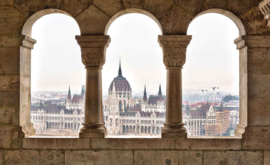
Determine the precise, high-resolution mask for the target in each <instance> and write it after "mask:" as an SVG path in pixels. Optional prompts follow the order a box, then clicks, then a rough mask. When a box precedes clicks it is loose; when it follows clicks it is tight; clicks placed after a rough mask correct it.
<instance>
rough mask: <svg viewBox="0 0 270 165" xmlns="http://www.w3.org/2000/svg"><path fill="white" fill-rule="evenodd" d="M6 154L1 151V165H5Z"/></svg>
mask: <svg viewBox="0 0 270 165" xmlns="http://www.w3.org/2000/svg"><path fill="white" fill-rule="evenodd" d="M4 154H5V152H4V150H1V151H0V165H4V163H5V158H4Z"/></svg>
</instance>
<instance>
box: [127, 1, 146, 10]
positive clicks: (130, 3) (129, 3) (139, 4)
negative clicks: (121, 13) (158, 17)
mask: <svg viewBox="0 0 270 165" xmlns="http://www.w3.org/2000/svg"><path fill="white" fill-rule="evenodd" d="M122 2H123V5H124V6H125V8H126V9H128V8H139V9H141V8H143V5H144V2H145V0H122Z"/></svg>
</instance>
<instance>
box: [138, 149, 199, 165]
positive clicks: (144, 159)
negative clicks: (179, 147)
mask: <svg viewBox="0 0 270 165" xmlns="http://www.w3.org/2000/svg"><path fill="white" fill-rule="evenodd" d="M134 163H135V164H155V165H163V164H166V165H170V164H178V165H201V164H202V152H201V151H135V154H134Z"/></svg>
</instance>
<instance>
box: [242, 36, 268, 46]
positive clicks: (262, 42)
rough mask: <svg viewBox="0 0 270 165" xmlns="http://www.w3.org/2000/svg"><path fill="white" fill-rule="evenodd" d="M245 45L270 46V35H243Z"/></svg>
mask: <svg viewBox="0 0 270 165" xmlns="http://www.w3.org/2000/svg"><path fill="white" fill-rule="evenodd" d="M243 40H245V45H246V46H248V47H251V48H268V47H270V36H243Z"/></svg>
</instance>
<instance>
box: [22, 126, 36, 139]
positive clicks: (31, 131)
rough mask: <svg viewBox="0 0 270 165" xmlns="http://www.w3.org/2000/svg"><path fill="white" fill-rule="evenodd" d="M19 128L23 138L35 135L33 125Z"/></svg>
mask: <svg viewBox="0 0 270 165" xmlns="http://www.w3.org/2000/svg"><path fill="white" fill-rule="evenodd" d="M21 127H22V131H23V133H24V134H25V136H31V135H35V134H36V130H35V129H34V126H33V123H27V124H24V125H22V126H21Z"/></svg>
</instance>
